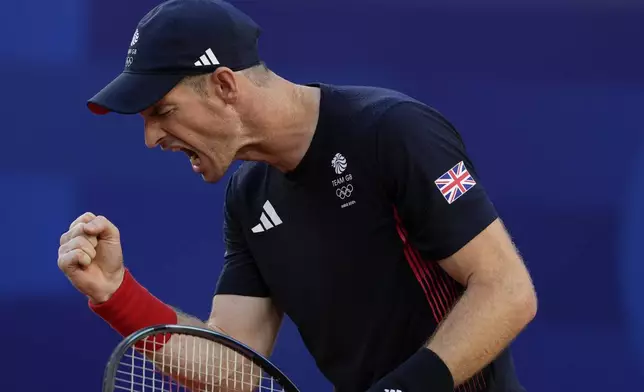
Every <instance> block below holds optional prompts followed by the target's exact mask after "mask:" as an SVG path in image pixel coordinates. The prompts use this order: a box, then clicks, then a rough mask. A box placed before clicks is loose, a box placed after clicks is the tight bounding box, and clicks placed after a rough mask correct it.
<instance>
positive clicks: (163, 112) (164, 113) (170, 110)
mask: <svg viewBox="0 0 644 392" xmlns="http://www.w3.org/2000/svg"><path fill="white" fill-rule="evenodd" d="M173 111H174V109H167V110H166V109H164V110H163V111H159V117H166V116H168V115H169V114H170V113H172V112H173Z"/></svg>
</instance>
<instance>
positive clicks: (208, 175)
mask: <svg viewBox="0 0 644 392" xmlns="http://www.w3.org/2000/svg"><path fill="white" fill-rule="evenodd" d="M222 177H223V173H220V172H219V171H218V170H212V169H210V170H204V171H203V172H202V173H201V179H202V180H204V181H205V182H207V183H209V184H215V183H217V182H219V180H221V178H222Z"/></svg>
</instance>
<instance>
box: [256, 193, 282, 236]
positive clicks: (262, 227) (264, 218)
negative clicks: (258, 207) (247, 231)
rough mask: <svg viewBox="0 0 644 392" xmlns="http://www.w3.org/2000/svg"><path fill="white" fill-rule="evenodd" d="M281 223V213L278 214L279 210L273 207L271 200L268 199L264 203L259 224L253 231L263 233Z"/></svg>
mask: <svg viewBox="0 0 644 392" xmlns="http://www.w3.org/2000/svg"><path fill="white" fill-rule="evenodd" d="M281 224H282V220H281V219H280V217H279V215H277V212H275V208H273V205H272V204H271V202H270V201H268V200H266V203H264V211H263V212H262V215H261V216H260V217H259V224H258V225H257V226H255V227H253V228H252V229H251V230H252V231H253V233H261V232H263V231H267V230H270V229H272V228H273V227H275V226H279V225H281Z"/></svg>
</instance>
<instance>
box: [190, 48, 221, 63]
mask: <svg viewBox="0 0 644 392" xmlns="http://www.w3.org/2000/svg"><path fill="white" fill-rule="evenodd" d="M217 64H219V60H217V57H216V56H215V54H214V53H213V51H212V49H210V48H208V50H206V53H204V54H202V55H201V57H199V60H197V61H196V62H195V66H196V67H203V66H204V65H217Z"/></svg>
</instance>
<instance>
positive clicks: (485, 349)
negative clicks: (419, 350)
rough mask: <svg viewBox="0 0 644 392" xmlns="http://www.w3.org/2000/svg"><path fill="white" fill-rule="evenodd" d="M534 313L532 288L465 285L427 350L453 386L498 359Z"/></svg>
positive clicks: (501, 285)
mask: <svg viewBox="0 0 644 392" xmlns="http://www.w3.org/2000/svg"><path fill="white" fill-rule="evenodd" d="M535 312H536V299H535V296H534V292H533V291H532V287H531V286H530V287H529V288H527V287H526V286H525V285H514V286H510V285H507V284H505V283H503V281H502V280H501V279H499V280H496V281H495V283H482V282H481V283H478V282H477V283H472V284H469V285H468V287H467V289H466V291H465V293H464V294H463V296H462V297H461V299H460V300H459V301H458V302H457V303H456V305H455V307H454V308H453V309H452V311H451V312H450V313H449V315H448V316H447V317H446V318H445V319H444V320H443V322H442V323H441V324H440V326H439V328H438V329H437V331H436V332H435V333H434V335H433V336H432V338H431V339H430V341H429V343H428V344H427V347H428V348H429V349H430V350H432V351H434V352H435V353H436V354H437V355H438V356H439V357H440V358H441V359H442V360H443V361H444V362H445V364H446V365H447V367H448V368H449V369H450V371H451V373H452V376H453V378H454V383H455V385H459V384H461V383H463V382H465V381H467V380H468V379H469V378H470V377H472V376H473V375H474V374H476V373H477V372H478V371H480V370H481V369H483V368H484V367H485V366H486V365H487V364H489V363H490V362H491V361H492V360H493V359H494V358H495V357H496V356H498V355H499V354H500V353H501V351H503V349H504V348H506V347H507V346H508V345H509V344H510V342H511V341H512V340H513V339H514V338H515V337H516V336H517V335H518V334H519V332H520V331H521V330H522V329H523V328H525V326H526V325H527V324H528V323H529V322H530V320H532V318H533V317H534V314H535Z"/></svg>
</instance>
